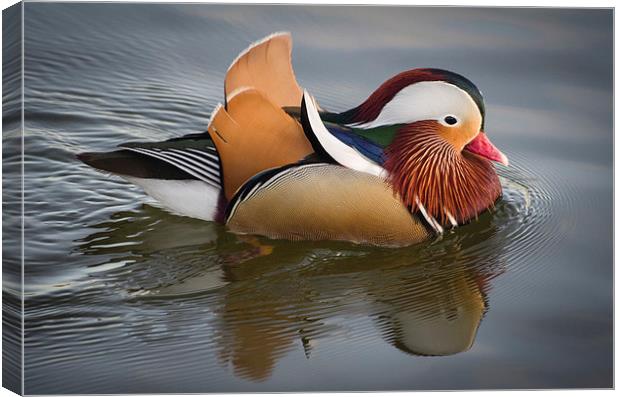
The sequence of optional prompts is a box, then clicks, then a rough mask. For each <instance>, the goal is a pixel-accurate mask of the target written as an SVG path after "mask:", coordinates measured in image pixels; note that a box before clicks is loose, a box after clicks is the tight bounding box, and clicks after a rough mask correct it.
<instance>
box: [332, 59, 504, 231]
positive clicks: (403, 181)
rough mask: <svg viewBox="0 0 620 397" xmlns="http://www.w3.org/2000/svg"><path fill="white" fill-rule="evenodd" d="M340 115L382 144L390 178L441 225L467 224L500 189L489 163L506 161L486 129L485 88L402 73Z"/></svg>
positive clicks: (429, 73) (440, 74)
mask: <svg viewBox="0 0 620 397" xmlns="http://www.w3.org/2000/svg"><path fill="white" fill-rule="evenodd" d="M338 116H339V118H340V120H339V121H340V122H343V123H346V124H347V125H348V126H349V127H351V128H353V129H354V131H355V132H356V133H357V134H358V135H361V136H363V137H364V138H366V139H368V140H370V141H372V142H374V143H375V144H378V145H380V146H381V147H383V148H384V153H383V158H384V163H383V167H384V168H385V169H386V171H387V173H388V179H389V181H390V182H391V184H392V185H393V187H394V189H395V190H396V191H397V192H398V193H399V194H400V195H401V197H402V199H403V201H404V202H405V204H406V205H408V206H409V207H410V208H412V210H416V207H419V204H422V205H423V206H424V207H425V208H426V211H428V212H429V213H430V215H432V216H433V217H435V218H437V219H440V220H441V222H442V223H445V224H448V222H451V223H454V220H456V221H457V222H458V223H462V222H465V221H467V220H469V219H471V218H472V217H475V216H476V215H478V214H479V213H480V212H481V211H483V210H485V209H487V208H489V207H490V206H492V205H493V203H494V202H495V200H496V199H497V198H498V196H499V195H500V194H501V187H500V184H499V179H498V177H497V175H496V173H495V170H494V168H493V166H492V164H491V161H495V162H499V163H502V164H504V165H508V159H507V157H506V156H505V155H504V154H503V153H502V152H501V151H499V150H498V149H497V148H496V147H495V146H494V145H493V144H492V143H491V141H490V140H489V139H488V138H487V136H486V134H485V133H484V116H485V108H484V101H483V99H482V93H481V92H480V90H479V89H478V88H477V87H476V86H475V85H474V84H473V83H472V82H471V81H469V80H468V79H466V78H465V77H463V76H461V75H459V74H456V73H453V72H449V71H446V70H440V69H414V70H409V71H406V72H403V73H400V74H398V75H396V76H394V77H392V78H391V79H389V80H387V81H386V82H385V83H383V84H382V85H381V86H380V87H379V88H378V89H377V90H376V91H375V92H373V93H372V94H371V95H370V97H368V99H367V100H366V101H364V102H363V103H362V104H361V105H359V106H358V107H356V108H354V109H351V110H349V111H347V112H344V113H341V114H340V115H338Z"/></svg>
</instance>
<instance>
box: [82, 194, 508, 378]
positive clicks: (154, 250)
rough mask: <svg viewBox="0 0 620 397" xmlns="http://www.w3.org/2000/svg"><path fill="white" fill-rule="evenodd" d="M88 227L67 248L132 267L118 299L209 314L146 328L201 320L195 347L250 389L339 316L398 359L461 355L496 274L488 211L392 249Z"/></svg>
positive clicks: (209, 228)
mask: <svg viewBox="0 0 620 397" xmlns="http://www.w3.org/2000/svg"><path fill="white" fill-rule="evenodd" d="M92 228H94V229H96V231H95V232H94V233H93V234H91V235H89V236H87V237H86V238H84V239H81V240H79V241H78V242H77V243H78V250H79V251H80V252H82V253H84V254H88V255H97V256H102V257H109V256H111V255H116V256H121V257H125V258H127V257H131V258H134V260H135V262H134V263H133V264H132V266H133V267H134V268H133V271H132V272H131V275H132V278H131V280H123V281H121V278H120V277H119V278H118V282H119V283H124V284H123V285H124V287H125V288H126V289H127V290H129V291H139V293H138V294H137V295H138V296H149V297H166V302H170V301H171V299H172V301H174V300H177V301H183V300H184V299H186V298H185V297H186V296H187V295H188V294H193V295H192V296H193V298H192V300H191V302H192V304H196V305H197V306H196V307H197V308H199V307H200V308H202V306H201V305H210V307H211V308H212V309H213V310H212V312H213V313H214V314H215V316H213V317H212V318H209V319H206V318H203V319H200V318H199V314H198V313H199V312H200V311H199V310H198V309H196V310H195V311H194V312H193V314H192V310H189V309H188V308H187V307H185V309H184V311H183V312H182V313H179V311H177V312H174V307H172V308H170V309H169V310H170V311H171V313H170V315H167V316H162V317H161V318H153V319H151V321H152V322H166V321H173V319H176V320H175V321H178V322H179V323H187V322H188V321H192V322H195V323H199V322H200V321H204V322H210V323H209V324H210V326H211V328H209V329H213V330H214V332H210V333H208V334H206V335H205V338H210V340H212V341H214V350H215V352H214V354H216V355H217V358H218V359H219V361H220V362H221V364H222V365H224V366H228V367H230V369H231V370H232V371H233V372H234V373H235V374H236V375H237V376H239V377H242V378H245V379H248V380H252V381H264V380H266V379H268V378H269V377H270V376H271V374H272V372H273V371H274V369H275V367H276V366H277V363H278V361H279V359H281V358H282V357H283V356H285V355H288V354H291V355H293V354H299V358H300V359H306V358H308V359H312V357H313V355H314V354H321V350H320V345H321V343H320V342H321V340H330V339H334V338H336V339H337V338H342V337H346V335H351V334H353V335H354V334H355V333H356V331H357V330H356V329H354V328H353V329H351V327H352V326H351V325H350V324H349V323H347V321H346V320H343V318H351V316H354V317H356V318H360V317H361V318H365V319H369V320H370V321H369V324H371V325H372V326H373V327H374V328H376V332H374V334H375V335H377V337H376V338H374V339H375V340H377V338H378V340H384V341H385V342H387V343H389V344H390V345H392V346H394V347H395V348H397V349H399V350H400V351H403V352H405V353H407V354H411V355H414V356H445V355H452V354H457V353H461V352H465V351H467V350H469V349H470V348H471V347H472V346H473V345H474V341H475V337H476V333H477V330H478V327H479V325H480V323H481V321H482V319H483V317H484V315H485V313H486V311H487V310H488V307H489V290H490V287H491V280H492V279H493V278H494V277H496V276H498V275H499V274H501V273H502V272H503V271H504V270H503V269H505V267H506V264H505V263H503V262H502V259H501V257H502V250H503V244H502V241H504V236H503V235H502V233H501V230H500V228H498V226H497V225H496V224H495V223H494V221H493V218H492V216H491V215H490V214H487V215H484V216H482V217H481V219H479V220H478V221H477V222H476V223H475V224H471V225H468V226H466V227H463V228H462V229H463V233H460V230H459V231H457V232H455V233H452V234H448V235H445V236H444V237H443V239H442V240H441V241H436V242H434V243H432V244H426V245H421V246H414V247H409V248H402V249H384V248H376V247H368V246H358V245H353V244H348V243H336V242H315V243H294V242H288V241H274V240H268V239H262V238H261V239H257V238H254V237H240V236H235V235H232V234H230V233H227V232H225V231H224V230H223V229H221V228H219V227H218V226H216V225H213V224H211V223H206V222H199V221H193V220H189V219H187V218H181V217H176V216H172V215H167V214H165V213H163V212H162V211H160V210H158V209H154V208H152V207H148V206H145V207H143V208H142V209H141V210H139V211H136V212H133V213H119V214H115V215H113V216H112V217H111V219H110V220H108V221H106V222H102V223H101V224H98V225H94V226H92ZM162 275H165V277H164V276H162ZM152 279H157V282H153V281H152ZM162 280H163V281H162ZM205 293H209V295H208V296H209V299H208V300H207V299H206V298H205V300H204V301H202V303H201V298H200V296H201V295H200V294H205ZM196 294H198V297H196ZM205 296H206V295H205ZM158 313H160V311H158ZM178 316H190V317H188V319H185V320H183V321H179V320H178ZM191 316H193V317H191ZM168 325H170V324H168ZM167 329H169V330H170V331H169V332H174V326H172V327H171V326H168V328H167ZM137 334H140V335H144V336H143V338H144V340H149V339H148V335H145V332H140V333H136V335H137ZM151 343H156V340H155V339H151ZM359 343H369V341H368V340H367V339H365V340H363V341H360V342H359ZM317 346H319V347H317Z"/></svg>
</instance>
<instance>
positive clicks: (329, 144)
mask: <svg viewBox="0 0 620 397" xmlns="http://www.w3.org/2000/svg"><path fill="white" fill-rule="evenodd" d="M301 124H302V126H303V130H304V133H305V135H306V137H307V138H308V140H309V141H310V142H311V143H312V147H313V148H314V150H315V151H316V152H317V153H320V154H321V155H323V156H324V157H325V158H327V159H331V160H333V161H334V162H336V163H338V164H340V165H343V166H345V167H347V168H350V169H353V170H356V171H360V172H364V173H367V174H371V175H375V176H379V177H384V176H385V175H386V172H385V169H384V168H383V167H382V164H383V147H382V146H380V145H378V144H376V143H374V142H372V141H371V140H368V139H365V138H364V137H362V136H359V135H357V134H354V133H353V132H352V130H351V129H350V128H347V127H343V126H338V125H336V124H332V125H329V126H328V125H326V123H324V122H323V120H322V119H321V114H320V113H319V110H318V107H317V104H316V102H315V101H314V98H313V97H312V96H311V95H310V94H309V93H308V92H307V91H304V94H303V98H302V101H301Z"/></svg>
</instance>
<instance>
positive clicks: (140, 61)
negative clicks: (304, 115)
mask: <svg viewBox="0 0 620 397" xmlns="http://www.w3.org/2000/svg"><path fill="white" fill-rule="evenodd" d="M281 30H287V31H291V32H292V34H293V38H294V51H293V58H294V59H293V63H294V67H295V70H296V74H297V77H298V80H299V81H300V84H301V85H302V86H303V87H305V88H307V89H308V90H309V91H310V92H312V93H313V94H314V95H315V96H316V98H317V99H318V100H319V102H320V103H321V105H322V106H323V107H324V108H326V109H330V110H344V109H348V108H350V107H352V106H354V105H357V104H358V103H359V102H360V101H361V100H363V99H365V98H366V96H367V95H368V94H369V93H370V92H371V91H372V90H373V89H374V88H375V87H376V86H378V84H380V83H381V82H382V81H384V80H385V79H386V78H388V77H390V76H392V75H394V74H395V73H397V72H400V71H403V70H406V69H410V68H414V67H437V68H445V69H449V70H453V71H456V72H458V73H461V74H464V75H466V76H468V77H469V78H470V79H471V80H473V81H474V82H475V83H476V84H477V85H478V86H479V87H480V89H481V90H482V91H483V93H484V95H485V99H486V103H487V121H486V132H487V133H488V135H489V136H490V137H491V139H492V140H493V142H494V143H495V144H496V145H497V146H498V147H500V148H501V149H502V151H504V153H506V154H507V155H508V157H509V158H510V160H511V166H510V167H508V168H506V167H503V166H498V172H499V174H500V175H501V177H502V184H503V187H504V193H503V197H502V199H501V201H500V202H499V203H498V205H497V208H495V210H494V211H492V212H490V213H485V214H484V215H482V216H481V217H480V219H478V221H476V222H473V223H472V224H470V225H467V226H464V227H461V228H458V229H457V230H456V231H454V232H451V233H448V234H446V235H445V236H443V237H442V238H441V239H438V240H436V241H433V242H430V243H428V244H422V245H419V246H414V247H409V248H403V249H381V248H375V247H367V246H359V245H354V244H348V243H331V242H317V243H300V242H295V243H292V242H287V241H272V240H268V239H263V238H240V237H237V236H235V235H233V234H230V233H228V232H227V231H226V230H225V229H224V228H223V227H221V226H218V225H216V224H213V223H208V222H201V221H196V220H192V219H188V218H184V217H178V216H174V215H171V214H169V213H167V212H166V211H165V210H163V209H161V208H159V206H158V205H157V203H155V202H154V201H153V200H151V199H149V198H148V197H146V196H145V195H144V194H143V193H142V192H141V190H140V189H139V188H137V187H134V186H131V185H128V184H127V183H125V182H124V181H122V180H120V179H115V178H113V177H109V176H107V175H104V174H101V173H98V172H96V171H94V170H92V169H90V168H88V167H87V166H85V165H83V164H81V163H79V162H78V161H76V160H75V158H74V154H75V153H77V152H81V151H96V150H107V149H109V148H111V147H113V146H115V145H117V144H120V143H122V142H125V141H129V140H149V141H150V140H152V141H156V140H162V139H167V138H171V137H175V136H180V135H182V134H186V133H192V132H201V131H204V130H205V128H206V125H207V123H208V119H209V115H210V112H211V110H212V109H213V108H214V106H215V105H216V104H217V103H218V102H219V101H222V100H223V87H222V82H223V78H224V73H225V71H226V69H227V67H228V65H229V63H230V62H231V61H232V59H234V57H235V56H236V55H237V53H238V52H240V51H241V50H243V49H244V48H245V47H246V46H247V45H248V44H249V43H251V42H252V41H254V40H257V39H259V38H261V37H263V36H265V35H267V34H269V33H271V32H274V31H281ZM25 51H26V58H25V76H26V80H25V92H24V94H25V119H26V124H25V136H24V140H25V166H24V167H25V176H26V181H25V200H26V202H25V212H26V219H25V227H26V229H25V241H26V245H25V263H26V267H25V281H26V286H25V290H26V299H25V308H26V315H25V381H26V390H25V392H26V393H30V394H41V393H63V394H66V393H131V392H148V393H153V392H222V391H295V390H387V389H390V390H393V389H462V388H476V389H481V388H547V387H553V388H564V387H611V385H612V360H613V358H612V295H613V293H612V272H613V267H612V266H613V265H612V151H613V144H612V141H613V132H612V12H611V11H610V10H560V9H555V10H547V9H476V8H467V9H462V8H461V9H454V8H416V7H409V8H396V7H392V8H382V7H360V8H353V7H301V6H275V7H274V6H218V5H179V4H177V5H146V4H139V5H120V4H88V5H84V4H48V3H27V4H26V5H25ZM16 114H18V113H16ZM3 117H4V120H5V124H7V127H5V132H4V134H3V141H4V143H3V144H4V145H5V149H6V148H9V149H10V148H11V147H14V148H15V150H16V151H18V150H19V149H18V148H19V142H20V140H21V137H20V135H19V129H18V128H16V126H17V124H16V123H17V121H18V120H19V117H18V116H15V114H5V115H3ZM11 127H12V128H11ZM5 153H6V152H5ZM5 156H6V155H5ZM16 159H17V158H14V159H13V160H16ZM4 188H5V190H7V189H8V191H9V193H10V192H11V191H12V190H14V191H17V190H16V189H18V186H15V185H12V186H5V187H4ZM7 194H8V193H7ZM15 227H18V226H17V225H11V224H8V225H5V233H11V231H12V230H14V228H15ZM9 243H10V242H9ZM15 243H17V240H15ZM5 244H6V242H5ZM11 282H12V284H11ZM17 282H18V280H15V279H9V280H8V281H5V285H9V286H15V285H16V284H15V283H17ZM17 290H18V288H17Z"/></svg>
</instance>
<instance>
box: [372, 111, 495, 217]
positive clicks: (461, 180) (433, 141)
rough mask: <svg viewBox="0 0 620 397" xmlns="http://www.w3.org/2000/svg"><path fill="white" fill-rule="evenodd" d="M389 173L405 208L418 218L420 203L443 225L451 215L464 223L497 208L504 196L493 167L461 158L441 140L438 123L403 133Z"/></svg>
mask: <svg viewBox="0 0 620 397" xmlns="http://www.w3.org/2000/svg"><path fill="white" fill-rule="evenodd" d="M384 167H385V168H386V170H387V171H388V181H389V182H390V183H391V184H392V187H393V189H394V192H395V193H397V194H400V196H401V199H402V200H403V202H404V204H405V205H407V206H408V207H409V208H411V210H412V211H413V212H416V211H418V208H417V206H416V204H415V200H416V197H417V198H419V200H420V202H421V203H422V205H424V206H425V208H426V210H427V212H428V213H429V215H431V216H433V217H434V218H436V219H438V220H440V222H441V223H442V224H446V222H448V219H447V217H448V216H447V214H446V211H447V212H449V213H450V214H451V215H452V216H454V217H455V218H456V219H457V220H458V222H460V223H462V222H465V221H467V220H469V219H471V218H472V217H475V216H477V214H478V213H480V212H482V211H483V210H485V209H487V208H491V206H492V205H493V203H494V202H495V199H496V198H497V197H498V196H499V195H500V194H501V186H500V184H499V178H498V177H497V175H496V173H495V170H494V168H493V166H492V165H491V164H490V162H488V161H486V160H484V159H481V158H479V157H477V156H474V155H470V154H468V153H466V152H463V153H461V152H457V151H456V150H455V149H454V147H453V146H452V145H451V144H449V143H448V142H447V141H445V140H444V139H443V138H442V137H440V136H439V135H438V133H437V131H436V124H435V122H432V121H421V122H417V123H413V124H410V125H409V126H407V127H405V128H403V129H402V130H401V131H399V132H398V134H397V136H396V138H395V139H394V141H393V142H392V143H391V144H390V145H389V146H388V147H387V148H386V162H385V164H384Z"/></svg>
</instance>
